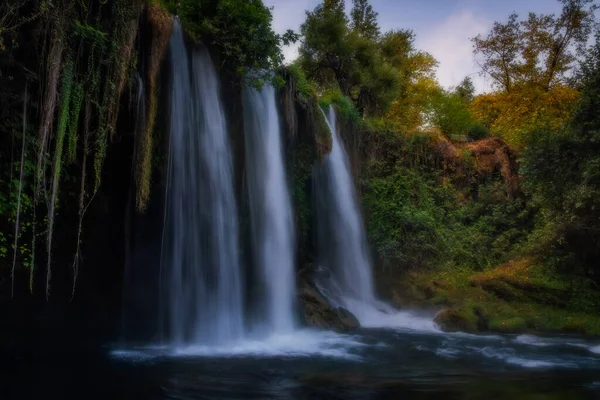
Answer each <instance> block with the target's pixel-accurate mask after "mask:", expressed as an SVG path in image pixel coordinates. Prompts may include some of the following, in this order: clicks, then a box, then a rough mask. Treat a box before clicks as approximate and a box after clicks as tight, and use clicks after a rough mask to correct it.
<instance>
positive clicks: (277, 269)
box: [243, 85, 295, 333]
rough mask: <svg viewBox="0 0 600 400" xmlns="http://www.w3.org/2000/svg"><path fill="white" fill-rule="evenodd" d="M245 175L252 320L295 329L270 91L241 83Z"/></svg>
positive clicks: (285, 203)
mask: <svg viewBox="0 0 600 400" xmlns="http://www.w3.org/2000/svg"><path fill="white" fill-rule="evenodd" d="M243 100H244V128H245V132H246V134H245V144H246V178H247V182H248V198H249V204H250V224H251V230H252V241H253V249H254V253H255V254H254V259H255V265H256V269H257V270H258V271H259V275H260V276H259V279H260V281H261V285H262V288H263V291H264V293H263V296H262V299H261V301H260V303H259V315H258V316H257V320H256V321H254V322H255V323H257V324H258V329H259V330H261V331H263V332H264V333H281V332H286V331H291V330H292V329H293V328H294V293H295V287H294V237H293V232H294V226H293V220H292V209H291V204H290V197H289V193H288V190H287V183H286V176H285V170H284V163H283V154H282V146H281V128H280V122H279V114H278V111H277V106H276V103H275V90H274V89H273V87H272V86H270V85H265V86H264V87H263V88H262V90H260V91H257V90H255V89H252V88H247V87H246V88H244V98H243Z"/></svg>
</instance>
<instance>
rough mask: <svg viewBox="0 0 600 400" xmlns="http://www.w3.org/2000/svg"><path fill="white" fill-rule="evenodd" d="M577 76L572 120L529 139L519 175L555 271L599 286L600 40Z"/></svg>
mask: <svg viewBox="0 0 600 400" xmlns="http://www.w3.org/2000/svg"><path fill="white" fill-rule="evenodd" d="M581 71H582V72H581V80H582V82H583V83H584V87H585V90H584V91H583V93H582V94H581V101H580V102H579V104H578V106H577V109H576V111H575V113H574V116H573V119H572V121H571V122H570V123H569V124H568V125H567V126H566V127H564V128H562V129H557V130H552V131H550V132H548V130H540V131H539V132H537V133H536V134H534V135H532V137H531V139H530V140H529V146H528V148H527V150H526V151H525V153H524V155H523V175H524V177H525V188H526V190H527V192H528V194H529V195H530V196H531V199H532V201H531V202H532V204H534V205H535V206H537V207H538V208H539V209H540V211H541V212H540V213H539V220H538V229H539V232H541V234H539V235H538V236H539V237H540V238H541V239H542V240H543V241H546V242H548V243H542V244H549V245H550V246H549V248H550V251H546V252H547V253H549V254H550V255H551V256H552V257H553V258H554V261H555V264H557V265H558V266H560V267H562V268H565V269H567V268H568V269H571V270H572V269H576V270H578V271H579V272H583V273H586V274H588V275H590V276H591V277H593V278H594V279H596V281H600V268H599V264H598V257H600V114H599V113H598V109H599V108H598V107H600V89H599V88H600V35H597V37H596V43H595V45H594V46H593V48H592V49H591V50H590V51H589V52H588V55H587V57H586V59H585V60H584V61H583V62H582V63H581ZM547 248H548V246H545V249H547Z"/></svg>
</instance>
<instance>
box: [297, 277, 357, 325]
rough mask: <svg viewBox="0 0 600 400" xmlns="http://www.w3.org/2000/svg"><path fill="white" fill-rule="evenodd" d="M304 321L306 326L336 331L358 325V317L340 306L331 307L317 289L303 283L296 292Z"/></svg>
mask: <svg viewBox="0 0 600 400" xmlns="http://www.w3.org/2000/svg"><path fill="white" fill-rule="evenodd" d="M298 299H299V301H300V304H301V306H302V310H303V316H304V322H305V323H306V325H308V326H312V327H315V328H321V329H331V330H334V331H338V332H344V331H348V330H350V329H356V328H358V327H360V323H359V322H358V319H356V317H355V316H354V315H353V314H352V313H351V312H350V311H348V310H346V309H345V308H342V307H337V308H333V307H331V305H330V304H329V303H328V302H327V300H326V299H325V297H323V296H322V295H321V294H320V293H319V291H318V290H317V289H315V288H314V287H312V286H310V285H304V286H303V287H302V288H301V289H300V291H299V292H298Z"/></svg>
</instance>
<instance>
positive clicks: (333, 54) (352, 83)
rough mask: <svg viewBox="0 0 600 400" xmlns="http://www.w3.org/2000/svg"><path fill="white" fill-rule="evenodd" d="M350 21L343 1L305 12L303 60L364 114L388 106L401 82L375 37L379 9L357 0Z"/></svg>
mask: <svg viewBox="0 0 600 400" xmlns="http://www.w3.org/2000/svg"><path fill="white" fill-rule="evenodd" d="M354 11H355V12H354V16H353V17H354V21H353V23H352V24H351V23H350V21H349V20H348V18H347V16H346V14H345V11H344V2H343V1H340V0H326V1H324V2H323V3H322V4H319V5H318V6H317V7H316V8H315V9H314V10H313V11H307V12H306V21H305V22H304V24H303V25H302V27H301V33H302V36H303V37H304V42H303V43H302V46H301V47H300V65H301V67H302V69H303V70H304V71H305V72H306V75H307V77H308V78H309V79H311V80H314V81H315V82H316V83H317V85H318V86H319V87H320V88H321V89H323V90H331V89H333V90H335V89H339V90H340V91H341V92H342V94H343V95H344V96H347V97H349V98H350V99H352V101H353V102H354V104H355V105H356V106H357V108H358V109H359V110H360V111H361V112H362V113H363V114H366V115H373V114H377V113H381V112H383V111H385V110H386V109H387V108H388V106H389V104H390V103H391V101H392V100H393V97H394V94H395V93H396V89H397V87H398V79H399V77H398V74H397V73H396V71H395V69H394V67H393V66H392V65H391V64H390V63H389V62H388V61H387V60H386V59H385V57H384V53H383V52H382V51H381V47H380V46H379V43H378V41H377V40H375V36H378V35H375V31H376V30H378V27H377V25H376V14H375V13H374V12H373V10H372V8H371V7H370V6H369V5H368V4H367V2H366V1H362V2H357V3H355V9H354Z"/></svg>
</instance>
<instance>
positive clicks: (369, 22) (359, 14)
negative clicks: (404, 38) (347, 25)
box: [350, 0, 380, 40]
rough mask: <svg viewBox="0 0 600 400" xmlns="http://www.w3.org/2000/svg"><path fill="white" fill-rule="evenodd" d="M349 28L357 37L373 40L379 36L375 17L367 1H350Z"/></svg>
mask: <svg viewBox="0 0 600 400" xmlns="http://www.w3.org/2000/svg"><path fill="white" fill-rule="evenodd" d="M352 3H353V7H352V11H351V12H350V16H351V19H352V24H351V28H352V30H354V31H355V32H357V33H358V34H359V35H361V36H363V37H366V38H369V39H372V40H375V39H377V38H378V37H379V35H380V30H379V24H378V23H377V15H378V13H376V12H375V11H374V10H373V6H371V5H370V4H369V1H368V0H352Z"/></svg>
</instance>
